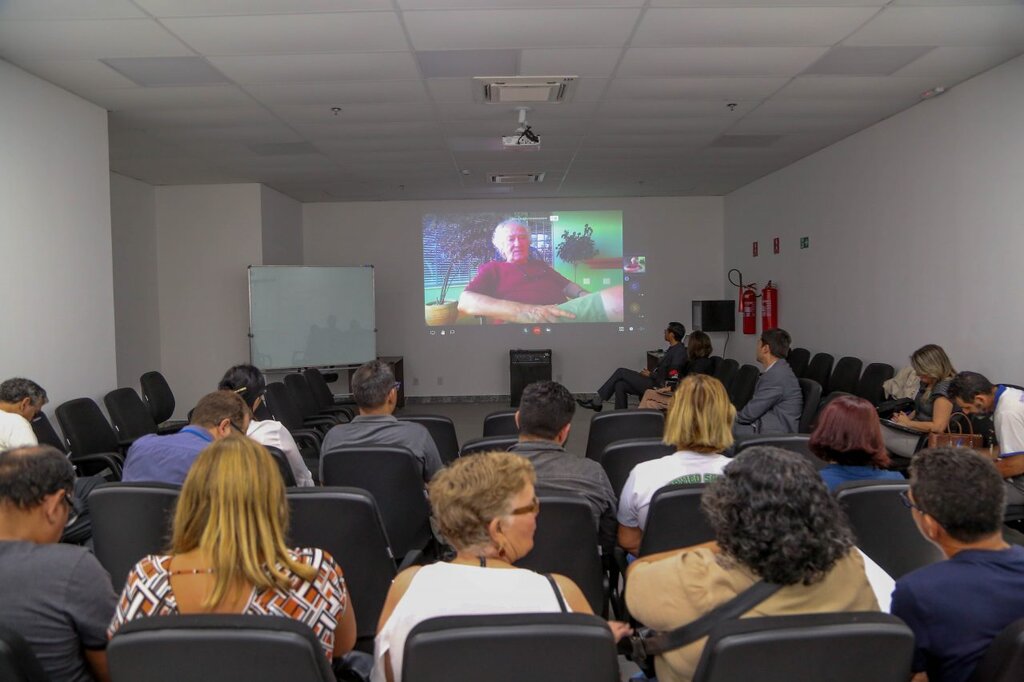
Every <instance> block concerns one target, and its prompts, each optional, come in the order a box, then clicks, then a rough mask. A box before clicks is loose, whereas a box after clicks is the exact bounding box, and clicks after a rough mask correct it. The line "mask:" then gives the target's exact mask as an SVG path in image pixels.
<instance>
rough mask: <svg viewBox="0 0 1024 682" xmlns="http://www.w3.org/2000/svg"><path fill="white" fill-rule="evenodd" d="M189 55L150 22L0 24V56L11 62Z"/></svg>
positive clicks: (127, 20) (5, 22) (187, 51)
mask: <svg viewBox="0 0 1024 682" xmlns="http://www.w3.org/2000/svg"><path fill="white" fill-rule="evenodd" d="M192 54H193V53H192V51H191V50H189V49H188V48H187V47H186V46H185V45H183V44H182V43H181V42H180V41H179V40H178V39H176V38H175V37H174V36H172V35H171V34H170V33H168V32H167V31H166V30H164V28H163V27H161V26H160V25H159V24H157V23H156V22H155V21H152V20H150V19H113V20H109V21H3V22H0V55H2V56H4V57H6V58H9V59H11V60H12V61H15V62H17V61H20V60H31V59H46V60H57V59H102V58H104V57H180V56H191V55H192Z"/></svg>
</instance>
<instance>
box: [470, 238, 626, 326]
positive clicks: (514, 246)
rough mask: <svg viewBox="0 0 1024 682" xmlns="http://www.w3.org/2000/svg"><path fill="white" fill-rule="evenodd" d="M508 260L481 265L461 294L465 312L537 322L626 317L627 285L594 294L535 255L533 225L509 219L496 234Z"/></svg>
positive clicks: (498, 248)
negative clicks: (532, 254)
mask: <svg viewBox="0 0 1024 682" xmlns="http://www.w3.org/2000/svg"><path fill="white" fill-rule="evenodd" d="M491 241H492V242H493V243H494V248H496V249H497V250H498V252H499V253H500V254H501V256H502V258H503V259H504V260H501V261H498V260H494V261H490V262H488V263H484V264H483V265H481V266H480V269H479V270H478V271H477V273H476V277H474V278H473V279H472V281H470V283H469V284H467V285H466V289H465V290H464V291H463V292H462V295H461V296H459V312H461V313H464V314H466V315H479V316H482V317H487V318H491V319H492V320H499V321H506V322H519V323H526V324H530V323H535V322H608V321H618V320H621V319H622V287H621V286H617V287H609V288H608V289H605V290H603V291H600V292H597V293H594V294H591V293H590V292H588V291H586V290H585V289H583V288H582V287H580V286H579V285H577V284H575V283H574V282H571V281H569V280H568V279H566V278H565V277H563V276H562V275H560V274H558V273H557V272H555V270H554V268H552V267H551V266H550V265H548V264H547V263H545V262H544V261H542V260H531V259H530V228H529V227H527V226H526V225H524V224H523V223H521V222H519V221H517V220H511V219H510V220H505V221H503V222H501V223H499V224H498V226H497V227H495V228H494V236H493V237H492V240H491Z"/></svg>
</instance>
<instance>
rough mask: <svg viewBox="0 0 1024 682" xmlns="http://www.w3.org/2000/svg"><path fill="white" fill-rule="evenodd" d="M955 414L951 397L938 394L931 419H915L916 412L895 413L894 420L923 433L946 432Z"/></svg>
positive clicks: (933, 404)
mask: <svg viewBox="0 0 1024 682" xmlns="http://www.w3.org/2000/svg"><path fill="white" fill-rule="evenodd" d="M952 415H953V403H952V402H951V401H950V400H949V398H944V397H942V396H938V397H936V398H935V401H934V402H933V403H932V418H931V421H914V413H911V414H902V413H899V414H894V415H893V417H892V420H893V421H894V422H896V423H897V424H899V425H900V426H905V427H907V428H908V429H913V430H914V431H921V432H922V433H945V432H946V429H947V428H949V420H950V418H951V417H952Z"/></svg>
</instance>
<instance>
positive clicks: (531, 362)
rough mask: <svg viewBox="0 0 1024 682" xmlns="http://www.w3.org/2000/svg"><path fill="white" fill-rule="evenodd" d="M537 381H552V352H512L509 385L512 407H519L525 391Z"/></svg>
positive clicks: (509, 363) (509, 362) (509, 356)
mask: <svg viewBox="0 0 1024 682" xmlns="http://www.w3.org/2000/svg"><path fill="white" fill-rule="evenodd" d="M535 381H551V350H550V349H549V350H523V349H520V348H513V349H512V350H510V351H509V352H508V383H509V393H510V394H511V395H512V407H519V401H520V400H521V399H522V397H523V389H524V388H526V387H527V386H528V385H530V384H532V383H533V382H535Z"/></svg>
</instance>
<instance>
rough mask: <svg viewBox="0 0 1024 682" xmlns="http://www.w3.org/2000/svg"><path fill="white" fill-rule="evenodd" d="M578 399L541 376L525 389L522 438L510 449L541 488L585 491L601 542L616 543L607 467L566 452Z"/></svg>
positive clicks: (608, 545) (604, 545)
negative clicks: (530, 467) (527, 462)
mask: <svg viewBox="0 0 1024 682" xmlns="http://www.w3.org/2000/svg"><path fill="white" fill-rule="evenodd" d="M575 412H576V403H575V402H574V401H573V397H572V393H569V389H567V388H566V387H565V386H563V385H562V384H559V383H557V382H554V381H538V382H536V383H533V384H530V385H529V386H527V387H526V388H525V389H524V390H523V395H522V398H521V400H520V402H519V409H518V410H517V411H516V424H517V425H518V426H519V442H518V443H516V444H515V445H513V446H512V447H511V448H509V449H510V450H511V451H512V452H515V453H516V454H519V455H522V456H523V457H525V458H526V459H528V460H530V463H531V464H533V470H534V471H535V472H536V475H537V487H538V488H542V489H544V490H545V491H552V492H556V493H562V492H568V493H572V494H575V495H581V496H583V497H584V498H585V499H586V501H587V504H589V505H590V510H591V512H592V513H593V515H594V527H595V528H597V529H598V533H599V540H600V543H601V547H602V548H604V549H605V551H606V552H611V550H613V549H614V548H615V526H616V524H615V507H616V502H615V492H614V491H613V490H612V484H611V483H610V482H609V481H608V474H606V473H605V471H604V468H603V467H602V466H601V465H600V464H598V463H597V462H595V461H594V460H592V459H586V458H585V457H581V456H579V455H577V454H573V453H569V452H566V450H565V447H564V445H565V441H566V439H567V438H569V428H570V427H571V426H572V416H573V414H574V413H575Z"/></svg>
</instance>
